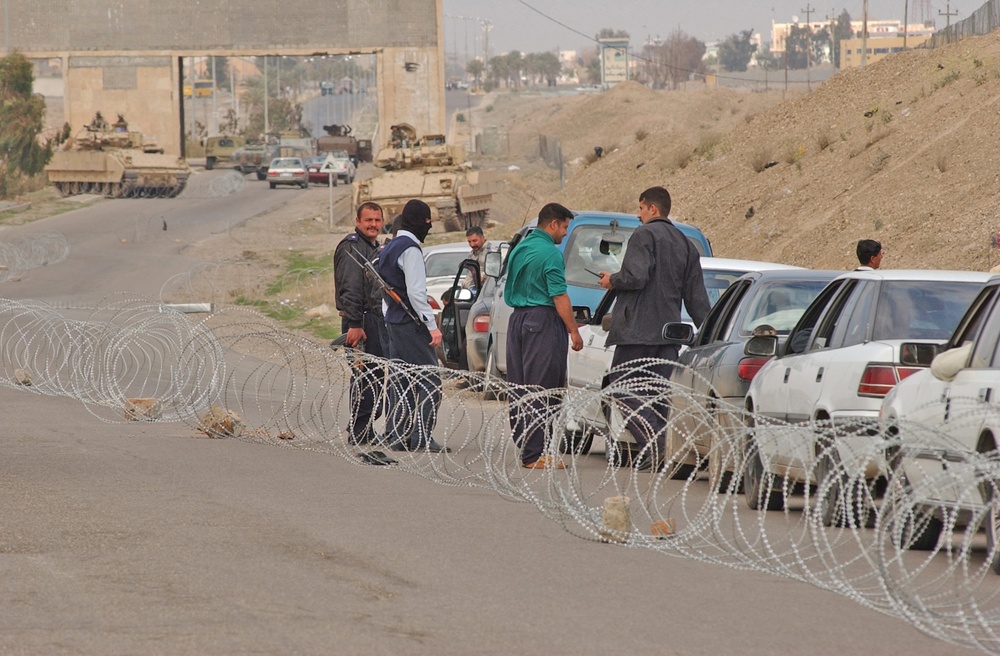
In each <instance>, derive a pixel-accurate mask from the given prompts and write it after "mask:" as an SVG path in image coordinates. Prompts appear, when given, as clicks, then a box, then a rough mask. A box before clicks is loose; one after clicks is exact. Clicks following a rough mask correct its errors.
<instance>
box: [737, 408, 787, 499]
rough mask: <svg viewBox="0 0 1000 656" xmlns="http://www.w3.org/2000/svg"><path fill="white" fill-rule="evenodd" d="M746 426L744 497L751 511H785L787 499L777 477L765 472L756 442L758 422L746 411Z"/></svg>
mask: <svg viewBox="0 0 1000 656" xmlns="http://www.w3.org/2000/svg"><path fill="white" fill-rule="evenodd" d="M744 424H745V425H746V429H747V436H746V447H745V451H744V453H745V456H744V458H743V463H744V464H743V497H744V498H745V499H746V502H747V506H749V507H750V509H751V510H760V509H764V510H783V509H784V507H785V498H784V495H783V494H782V490H781V485H780V484H779V481H778V479H777V477H776V476H775V475H774V474H772V473H771V472H769V471H765V470H764V462H763V461H762V460H761V457H760V451H759V450H758V449H757V445H756V443H755V441H754V429H755V428H756V422H755V421H754V419H753V416H752V415H751V414H750V410H747V411H746V416H745V417H744Z"/></svg>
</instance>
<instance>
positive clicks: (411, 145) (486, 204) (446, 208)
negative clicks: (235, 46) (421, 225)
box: [354, 123, 495, 232]
mask: <svg viewBox="0 0 1000 656" xmlns="http://www.w3.org/2000/svg"><path fill="white" fill-rule="evenodd" d="M374 164H375V166H376V167H378V168H380V169H384V170H385V172H384V173H383V174H382V175H380V176H377V177H374V178H371V179H368V180H362V181H359V182H355V183H354V207H355V209H357V207H358V206H359V205H360V204H361V203H364V202H367V201H374V202H376V203H378V204H379V205H381V206H382V208H383V209H384V210H385V216H386V223H387V224H388V223H389V221H390V219H392V218H393V217H395V216H396V215H398V214H399V213H400V212H402V210H403V206H404V205H405V204H406V202H407V201H408V200H410V199H411V198H419V199H420V200H422V201H424V202H425V203H427V204H428V205H430V207H431V219H432V220H433V221H440V224H441V226H442V227H443V228H444V230H445V231H448V232H451V231H455V230H465V229H466V228H471V227H472V226H483V225H484V224H485V223H486V218H487V216H488V215H489V211H490V204H491V202H492V201H493V193H494V188H495V181H494V176H493V174H492V172H490V171H473V170H470V169H469V167H468V165H467V164H466V161H465V150H464V149H463V148H461V147H457V146H449V145H446V144H445V139H444V135H440V134H434V135H425V136H424V137H423V138H418V137H417V133H416V130H415V129H414V128H413V126H412V125H409V124H406V123H401V124H399V125H394V126H392V128H391V132H390V139H389V143H388V145H387V146H386V147H385V148H383V149H381V150H380V151H379V152H378V155H377V156H376V157H375V160H374Z"/></svg>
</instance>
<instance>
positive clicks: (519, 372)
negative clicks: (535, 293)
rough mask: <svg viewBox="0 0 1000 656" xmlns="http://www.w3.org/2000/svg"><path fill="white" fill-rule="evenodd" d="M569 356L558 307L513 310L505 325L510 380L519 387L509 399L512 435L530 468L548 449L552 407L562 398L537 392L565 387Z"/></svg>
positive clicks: (513, 389)
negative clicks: (547, 440)
mask: <svg viewBox="0 0 1000 656" xmlns="http://www.w3.org/2000/svg"><path fill="white" fill-rule="evenodd" d="M568 353H569V338H568V337H567V335H566V326H565V324H563V321H562V319H561V318H560V317H559V313H558V312H556V309H555V308H554V307H527V308H515V309H514V312H513V314H511V315H510V323H509V324H508V325H507V381H508V382H511V383H515V385H513V386H511V388H510V389H509V390H508V392H507V399H508V402H509V404H510V405H509V409H508V413H509V420H510V430H511V436H512V437H513V438H514V443H515V444H516V445H517V446H518V447H519V448H520V449H521V462H522V463H523V464H526V465H530V464H531V463H533V462H535V461H536V460H538V458H540V457H541V455H542V453H543V452H544V451H545V433H546V429H547V428H548V427H549V424H551V423H552V418H553V411H552V409H553V407H554V406H558V405H559V403H560V402H561V401H562V399H561V398H560V397H557V396H555V395H553V394H538V392H539V391H540V390H541V389H557V388H562V387H565V386H566V356H567V354H568ZM528 395H531V398H528V399H525V397H526V396H528Z"/></svg>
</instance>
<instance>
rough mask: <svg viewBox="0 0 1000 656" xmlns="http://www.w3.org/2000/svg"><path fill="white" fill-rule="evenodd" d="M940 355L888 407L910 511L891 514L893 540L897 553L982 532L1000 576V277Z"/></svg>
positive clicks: (896, 483) (893, 460) (885, 425)
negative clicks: (950, 535) (955, 534)
mask: <svg viewBox="0 0 1000 656" xmlns="http://www.w3.org/2000/svg"><path fill="white" fill-rule="evenodd" d="M942 349H943V352H942V353H940V354H939V355H937V357H935V358H934V359H933V362H932V363H931V366H930V369H925V370H923V371H920V372H919V373H916V374H914V375H912V376H910V377H909V378H907V379H906V380H904V381H903V382H901V383H900V384H899V385H897V386H896V387H895V388H893V390H892V391H891V392H889V393H888V394H887V395H886V397H885V400H884V401H883V402H882V408H881V413H880V423H881V429H882V431H883V434H884V435H885V436H886V439H887V443H888V444H889V455H890V458H889V460H890V463H889V464H890V467H891V468H892V470H893V476H892V481H893V487H894V488H896V489H895V490H894V491H895V492H897V493H899V494H901V495H905V497H904V498H905V502H904V503H905V505H902V506H894V507H893V510H894V511H895V515H896V522H895V524H896V526H895V529H894V530H892V531H890V535H891V537H892V538H893V540H894V542H895V543H896V544H897V545H899V546H904V547H909V548H911V549H933V548H935V546H936V545H937V543H938V540H939V538H940V535H941V532H942V530H943V528H944V527H945V526H956V525H957V526H961V525H964V524H970V523H971V524H972V525H973V528H977V527H978V526H984V527H985V528H986V529H987V530H986V540H987V544H988V547H989V549H988V555H987V562H989V564H990V566H991V567H992V568H993V570H994V571H996V572H998V573H1000V554H998V553H997V549H998V542H1000V540H998V538H1000V518H998V514H1000V508H998V503H1000V499H998V498H997V495H996V492H997V490H998V488H997V485H998V482H1000V481H998V476H1000V471H998V467H997V465H998V462H997V460H996V456H997V445H998V443H1000V407H998V405H997V403H998V400H997V395H998V393H1000V276H994V277H993V278H991V279H990V281H989V282H988V283H987V285H986V286H985V287H984V288H983V290H982V291H981V292H980V294H979V296H978V297H976V299H975V300H974V301H973V302H972V304H971V305H970V306H969V309H968V311H967V312H966V314H965V316H964V317H963V318H962V320H961V321H960V322H959V324H958V327H957V328H956V330H955V333H954V334H953V335H952V337H951V339H950V340H949V341H948V342H947V343H946V344H945V345H944V346H943V347H942ZM910 351H911V352H912V353H913V354H914V355H918V352H917V350H916V349H910ZM895 498H896V501H897V502H899V501H900V499H901V497H899V496H897V497H895Z"/></svg>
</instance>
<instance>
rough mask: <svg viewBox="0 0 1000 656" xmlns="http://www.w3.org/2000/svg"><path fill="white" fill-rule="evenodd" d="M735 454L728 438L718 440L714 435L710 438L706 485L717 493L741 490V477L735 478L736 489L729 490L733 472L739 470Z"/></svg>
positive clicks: (735, 450) (731, 484) (735, 451)
mask: <svg viewBox="0 0 1000 656" xmlns="http://www.w3.org/2000/svg"><path fill="white" fill-rule="evenodd" d="M722 434H725V433H722ZM736 454H737V449H734V448H733V447H732V445H731V444H730V443H729V441H728V440H726V441H724V442H719V441H718V440H716V439H715V438H714V437H713V438H711V443H710V444H709V449H708V486H709V488H711V489H712V490H714V491H715V492H718V493H719V494H726V493H728V492H736V493H739V492H742V486H743V480H742V479H739V480H737V482H736V485H737V489H735V490H730V488H731V487H732V486H733V472H736V471H739V464H738V463H737V462H735V460H736V458H735V456H736Z"/></svg>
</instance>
